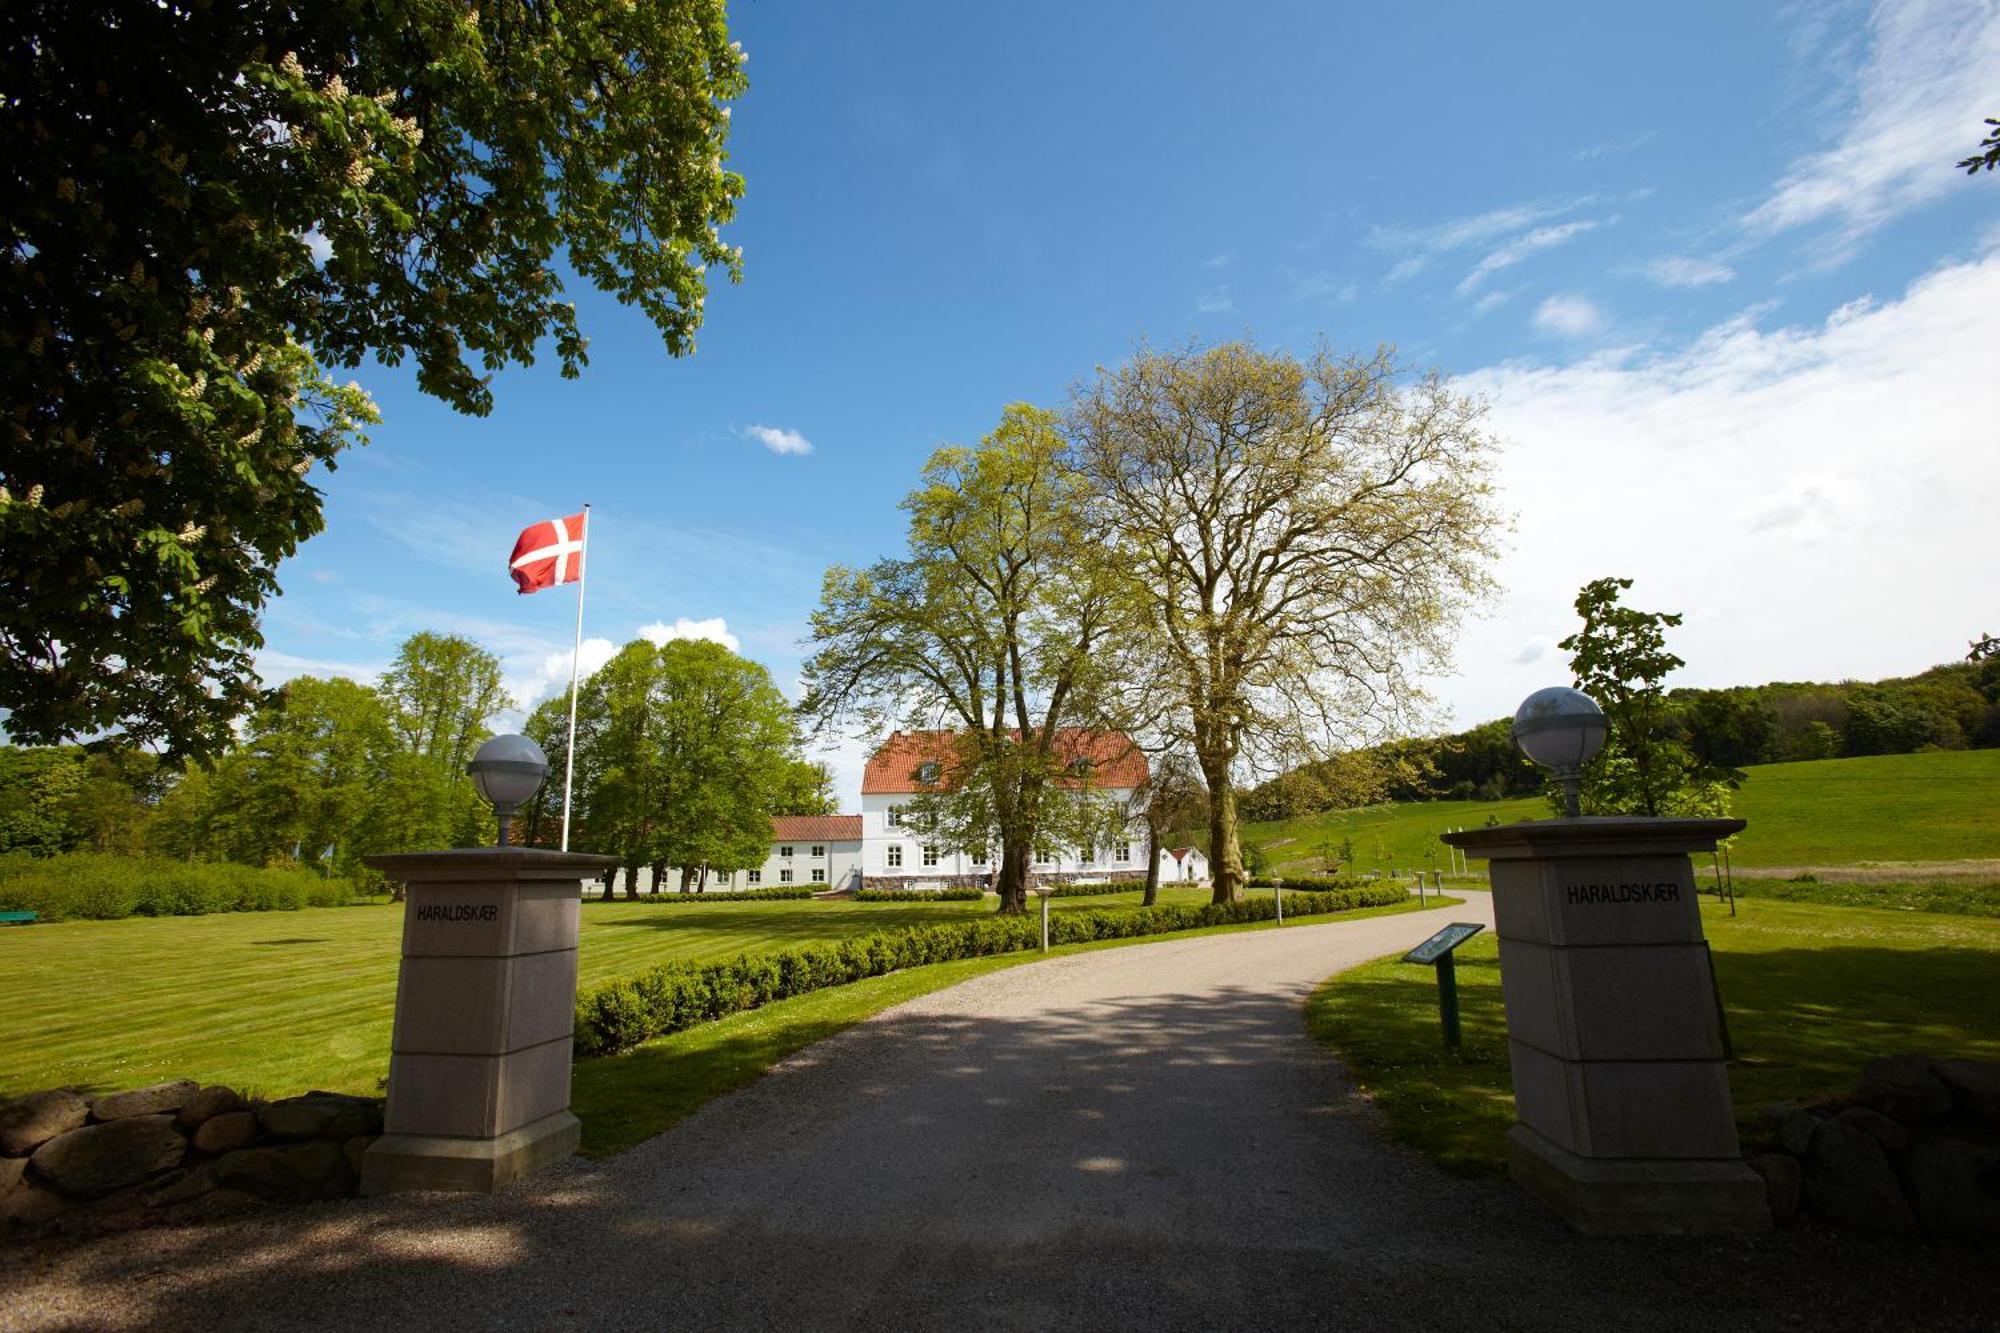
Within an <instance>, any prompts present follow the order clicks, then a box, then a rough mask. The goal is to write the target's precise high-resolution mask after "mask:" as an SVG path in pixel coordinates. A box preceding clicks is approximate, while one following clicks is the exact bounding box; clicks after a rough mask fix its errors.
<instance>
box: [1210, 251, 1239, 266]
mask: <svg viewBox="0 0 2000 1333" xmlns="http://www.w3.org/2000/svg"><path fill="white" fill-rule="evenodd" d="M1235 262H1236V256H1235V255H1233V254H1231V253H1230V252H1229V251H1227V250H1224V251H1223V252H1222V253H1221V254H1219V255H1212V256H1210V257H1209V258H1208V259H1207V260H1205V261H1204V262H1203V263H1202V267H1203V268H1228V267H1229V266H1230V265H1231V264H1233V263H1235Z"/></svg>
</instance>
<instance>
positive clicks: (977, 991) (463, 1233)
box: [0, 895, 2000, 1333]
mask: <svg viewBox="0 0 2000 1333" xmlns="http://www.w3.org/2000/svg"><path fill="white" fill-rule="evenodd" d="M1486 916H1487V903H1486V900H1485V899H1484V897H1483V896H1482V895H1475V896H1474V898H1473V900H1472V901H1469V902H1468V903H1466V904H1465V905H1463V906H1460V907H1455V908H1447V909H1444V910H1443V911H1440V912H1426V913H1418V914H1412V915H1407V916H1396V917H1383V918H1376V919H1373V920H1365V921H1354V922H1345V923H1333V924H1324V925H1302V926H1292V927H1287V928H1286V929H1285V930H1283V931H1255V932H1246V933H1240V934H1233V935H1219V936H1209V937H1205V938H1200V939H1188V940H1178V941H1170V942H1165V943H1160V944H1153V945H1144V946H1138V947H1132V948H1125V949H1116V950H1109V951H1104V952H1098V953H1090V954H1081V955H1076V956H1073V957H1068V958H1061V959H1056V960H1053V961H1050V962H1046V963H1038V964H1031V965H1029V966H1025V967H1019V968H1013V969H1009V970H1006V971H1003V972H998V973H994V974H992V975H990V976H986V977H982V978H979V979H977V980H974V981H971V982H968V983H966V984H964V985H961V986H958V987H955V988H953V989H951V990H947V991H941V992H938V993H936V994H933V995H930V996H926V997H924V998H921V999H919V1000H916V1001H914V1002H912V1003H910V1004H906V1005H903V1006H901V1007H900V1008H897V1009H894V1010H891V1011H889V1012H887V1013H885V1014H883V1015H881V1016H880V1017H878V1018H876V1019H875V1020H873V1021H871V1022H868V1023H864V1024H861V1025H859V1026H857V1027H854V1028H851V1029H849V1030H848V1031H846V1032H844V1033H842V1034H840V1035H839V1036H836V1037H834V1038H832V1039H831V1040H829V1041H826V1042H823V1043H821V1044H819V1045H818V1046H815V1047H812V1048H810V1049H808V1050H806V1051H804V1052H802V1053H800V1055H798V1056H796V1057H794V1058H793V1059H791V1060H789V1061H787V1062H785V1063H784V1064H783V1065H781V1066H780V1067H779V1068H778V1069H776V1070H775V1071H773V1073H772V1074H771V1076H770V1077H768V1078H765V1079H763V1080H762V1081H760V1082H759V1083H757V1084H755V1085H753V1086H751V1087H750V1088H747V1089H745V1090H743V1091H741V1092H738V1093H736V1094H733V1095H731V1096H728V1097H724V1098H721V1099H719V1100H717V1101H715V1102H712V1103H710V1104H709V1105H708V1106H707V1107H705V1108H704V1109H703V1110H702V1111H700V1112H698V1113H697V1114H695V1115H694V1116H691V1117H689V1118H688V1119H687V1120H685V1121H683V1122H682V1123H681V1124H680V1125H678V1126H676V1127H675V1128H674V1129H673V1130H672V1131H670V1132H669V1133H667V1134H664V1135H662V1136H660V1137H659V1138H656V1139H654V1140H652V1141H651V1142H649V1143H647V1144H645V1145H643V1146H642V1147H640V1148H638V1149H636V1150H634V1151H632V1152H630V1153H628V1154H626V1155H624V1156H623V1157H620V1158H617V1159H615V1160H612V1161H609V1162H605V1163H599V1164H590V1163H584V1162H580V1161H576V1162H571V1163H568V1164H566V1165H564V1166H562V1167H559V1168H556V1169H554V1170H552V1171H549V1172H547V1173H544V1174H543V1175H541V1176H539V1177H537V1178H536V1179H535V1180H533V1181H530V1182H525V1183H524V1184H522V1185H520V1186H517V1187H515V1188H514V1189H512V1190H510V1191H508V1192H506V1193H504V1194H502V1195H500V1196H497V1197H494V1198H468V1197H462V1196H452V1197H446V1196H427V1197H407V1196H406V1197H403V1198H397V1199H386V1200H367V1201H361V1202H349V1203H343V1204H337V1205H318V1206H312V1207H304V1208H295V1209H287V1210H282V1211H272V1212H267V1213H263V1214H261V1215H258V1216H255V1217H250V1218H246V1219H243V1220H240V1221H236V1222H230V1223H222V1224H211V1225H208V1226H202V1227H183V1228H162V1229H157V1230H153V1231H148V1232H136V1233H130V1234H127V1235H122V1236H116V1237H111V1238H107V1239H103V1240H99V1241H96V1242H93V1243H91V1244H89V1245H86V1246H77V1245H69V1246H65V1247H55V1248H50V1249H45V1250H41V1251H36V1252H30V1253H27V1254H20V1255H15V1256H13V1257H11V1258H9V1259H8V1260H6V1261H5V1265H4V1267H0V1328H6V1329H17V1328H18V1329H38V1330H39V1329H93V1330H94V1329H106V1328H147V1329H179V1328H203V1329H293V1328H340V1329H371V1328H397V1329H400V1328H421V1329H423V1330H426V1333H434V1331H439V1330H447V1329H460V1328H524V1329H543V1328H548V1329H569V1328H576V1329H591V1330H603V1329H624V1328H684V1327H685V1328H696V1327H699V1328H701V1329H704V1330H707V1329H721V1328H785V1329H790V1328H800V1329H817V1328H864V1329H868V1330H871V1331H872V1330H883V1329H898V1328H947V1327H950V1328H978V1329H985V1328H996V1329H1011V1328H1050V1327H1077V1328H1122V1327H1144V1328H1148V1329H1173V1328H1274V1327H1289V1326H1304V1327H1355V1328H1368V1329H1376V1328H1439V1327H1470V1326H1477V1327H1482V1328H1508V1329H1514V1328H1518V1329H1540V1328H1551V1329H1599V1328H1638V1329H1685V1328H1691V1327H1715V1328H1729V1329H1732V1330H1736V1329H1745V1328H1755V1327H1776V1328H1856V1327H1884V1328H1910V1327H1924V1326H1933V1325H1934V1326H1937V1327H1948V1328H1977V1327H1993V1326H1996V1325H2000V1315H1996V1306H1995V1305H1994V1304H1992V1303H1991V1298H1990V1297H1989V1295H1988V1294H1987V1292H1986V1290H1984V1289H1983V1284H1982V1282H1981V1281H1980V1279H1981V1278H1982V1277H1983V1270H1984V1268H1985V1263H1984V1262H1982V1261H1975V1255H1974V1252H1973V1251H1970V1250H1967V1251H1956V1250H1952V1249H1948V1248H1934V1247H1927V1246H1924V1245H1920V1244H1915V1243H1895V1244H1884V1243H1878V1242H1873V1241H1860V1240H1854V1239H1848V1238H1843V1237H1838V1236H1833V1235H1830V1234H1827V1233H1823V1232H1816V1231H1811V1230H1792V1231H1788V1232H1784V1233H1779V1234H1776V1235H1772V1236H1768V1237H1763V1238H1760V1239H1757V1240H1753V1241H1731V1242H1721V1241H1693V1240H1671V1239H1669V1240H1663V1239H1626V1240H1600V1239H1588V1238H1581V1237H1576V1236H1572V1235H1570V1234H1569V1233H1568V1232H1567V1231H1566V1230H1564V1229H1563V1228H1562V1227H1561V1225H1560V1224H1558V1223H1557V1222H1556V1221H1555V1220H1554V1219H1553V1218H1552V1217H1551V1216H1550V1215H1549V1214H1547V1213H1546V1212H1544V1211H1543V1210H1542V1209H1541V1208H1540V1207H1539V1205H1537V1204H1536V1203H1534V1202H1533V1201H1532V1200H1530V1199H1528V1198H1527V1197H1526V1196H1524V1195H1522V1194H1520V1193H1519V1192H1518V1191H1516V1190H1514V1189H1513V1188H1512V1187H1511V1186H1508V1185H1506V1184H1504V1183H1501V1182H1466V1181H1460V1180H1455V1179H1452V1178H1450V1177H1448V1176H1445V1175H1443V1174H1442V1173H1440V1172H1439V1171H1437V1170H1436V1169H1435V1168H1434V1167H1432V1166H1431V1165H1430V1164H1429V1163H1428V1162H1427V1161H1425V1160H1423V1159H1420V1158H1418V1157H1416V1156H1414V1155H1412V1154H1409V1153H1406V1152H1402V1151H1400V1150H1397V1149H1395V1148H1393V1147H1391V1146H1388V1145H1386V1144H1385V1143H1384V1142H1383V1141H1382V1140H1381V1138H1380V1137H1379V1134H1378V1132H1377V1127H1376V1125H1375V1122H1374V1118H1373V1114H1372V1112H1371V1110H1370V1108H1369V1107H1368V1105H1367V1103H1366V1102H1365V1101H1364V1100H1363V1099H1361V1098H1359V1097H1358V1096H1356V1094H1355V1092H1354V1090H1353V1087H1352V1085H1351V1084H1350V1083H1349V1082H1348V1080H1347V1079H1346V1078H1345V1077H1344V1076H1343V1074H1342V1072H1341V1070H1340V1067H1339V1066H1338V1064H1337V1063H1336V1062H1334V1061H1333V1060H1332V1059H1330V1058H1328V1057H1327V1056H1326V1055H1325V1053H1324V1052H1322V1051H1320V1050H1319V1049H1317V1048H1316V1047H1315V1046H1313V1044H1312V1043H1311V1042H1310V1041H1309V1040H1308V1039H1307V1038H1306V1036H1305V1034H1304V1030H1303V1025H1302V1023H1301V1021H1300V1014H1299V1005H1300V1003H1301V1001H1302V999H1303V998H1304V996H1305V995H1306V994H1307V993H1308V992H1309V991H1310V989H1311V988H1312V986H1313V984H1314V983H1316V982H1317V981H1318V980H1320V979H1321V978H1323V977H1325V976H1326V975H1328V974H1329V973H1331V972H1334V971H1338V970H1340V969H1341V968H1343V967H1346V966H1349V965H1351V964H1353V963H1357V962H1360V961H1363V960H1365V959H1368V958H1372V957H1376V956H1379V955H1381V954H1384V953H1388V952H1390V951H1393V950H1396V949H1400V948H1406V947H1408V946H1409V945H1411V944H1413V943H1415V942H1416V941H1417V940H1419V939H1422V938H1423V937H1425V936H1426V935H1428V934H1430V933H1431V932H1432V931H1433V930H1435V929H1436V928H1437V927H1438V926H1439V925H1441V924H1443V923H1444V922H1445V921H1447V920H1453V919H1464V920H1473V919H1483V918H1486ZM1980 1258H1981V1259H1990V1255H1989V1256H1981V1257H1980Z"/></svg>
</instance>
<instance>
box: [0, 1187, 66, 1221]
mask: <svg viewBox="0 0 2000 1333" xmlns="http://www.w3.org/2000/svg"><path fill="white" fill-rule="evenodd" d="M68 1207H69V1204H68V1202H67V1201H65V1200H64V1198H63V1196H62V1195H60V1194H58V1193H56V1192H55V1191H54V1190H52V1189H49V1188H48V1187H47V1186H45V1185H38V1184H36V1183H35V1182H34V1181H32V1180H31V1181H28V1182H27V1183H26V1184H24V1185H23V1186H22V1187H21V1188H20V1189H17V1190H14V1191H12V1192H11V1193H8V1194H4V1195H0V1222H13V1223H16V1224H19V1225H21V1226H35V1225H37V1224H39V1223H42V1222H48V1221H52V1220H54V1219H55V1218H57V1217H60V1216H61V1215H62V1214H63V1213H64V1211H66V1210H67V1209H68Z"/></svg>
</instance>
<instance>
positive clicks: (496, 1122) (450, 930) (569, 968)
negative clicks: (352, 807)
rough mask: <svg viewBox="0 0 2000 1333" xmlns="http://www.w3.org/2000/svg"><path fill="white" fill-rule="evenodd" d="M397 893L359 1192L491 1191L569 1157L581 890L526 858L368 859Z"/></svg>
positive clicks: (543, 855) (572, 864)
mask: <svg viewBox="0 0 2000 1333" xmlns="http://www.w3.org/2000/svg"><path fill="white" fill-rule="evenodd" d="M364 859H365V861H366V863H367V864H368V865H369V866H370V867H372V868H374V869H376V870H379V871H381V872H382V873H383V874H384V875H387V876H388V877H389V878H391V879H395V880H401V881H402V882H403V883H404V884H406V885H408V886H409V895H408V899H407V901H406V902H405V903H404V905H403V965H402V971H401V973H400V975H399V976H398V978H397V982H396V1027H395V1035H394V1038H393V1040H392V1042H391V1055H390V1058H389V1102H388V1107H387V1108H386V1112H385V1121H384V1125H383V1129H384V1133H383V1135H382V1137H381V1138H379V1139H377V1140H376V1141H375V1142H374V1144H372V1145H371V1146H370V1147H369V1149H368V1152H367V1154H366V1156H364V1157H363V1159H362V1163H361V1192H362V1193H363V1194H389V1193H394V1192H396V1191H399V1190H416V1189H438V1190H472V1191H483V1192H488V1193H490V1192H492V1191H493V1190H496V1189H498V1188H500V1187H501V1186H502V1185H505V1184H506V1183H508V1182H509V1181H511V1180H515V1179H518V1178H519V1177H521V1176H523V1175H526V1174H527V1173H528V1172H530V1171H532V1170H534V1169H535V1168H537V1167H539V1166H543V1165H545V1164H547V1163H549V1162H552V1161H556V1160H558V1159H560V1158H563V1157H566V1156H568V1155H569V1154H570V1153H572V1152H574V1151H575V1150H576V1145H577V1139H578V1136H579V1133H580V1130H581V1126H580V1125H579V1124H578V1122H577V1118H576V1117H575V1116H573V1115H571V1114H570V1111H569V1072H570V1068H569V1067H570V1037H571V1029H572V1027H573V1025H574V1023H575V1018H576V937H577V924H578V920H579V915H580V909H581V896H582V881H583V880H584V879H586V878H588V877H590V876H593V875H597V874H600V873H602V872H603V870H604V869H606V868H607V867H609V866H610V865H611V864H613V858H611V857H608V856H585V855H580V854H577V853H573V852H552V851H547V850H545V849H542V848H538V847H482V848H477V849H471V850H464V851H446V852H411V853H407V854H402V855H396V856H370V857H366V858H364Z"/></svg>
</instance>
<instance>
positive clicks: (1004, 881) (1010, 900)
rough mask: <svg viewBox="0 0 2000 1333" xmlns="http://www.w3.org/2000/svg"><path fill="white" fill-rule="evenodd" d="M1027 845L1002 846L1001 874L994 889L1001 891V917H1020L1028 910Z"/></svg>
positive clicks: (1009, 844)
mask: <svg viewBox="0 0 2000 1333" xmlns="http://www.w3.org/2000/svg"><path fill="white" fill-rule="evenodd" d="M1030 854H1031V853H1030V851H1029V849H1028V848H1027V847H1026V846H1025V845H1016V844H1014V843H1010V842H1005V841H1004V840H1003V842H1002V843H1001V846H1000V873H999V876H998V878H997V880H996V882H995V884H994V887H995V888H997V889H998V890H999V891H1000V915H1002V916H1009V915H1019V914H1020V913H1022V912H1025V911H1027V910H1028V857H1029V855H1030Z"/></svg>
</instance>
